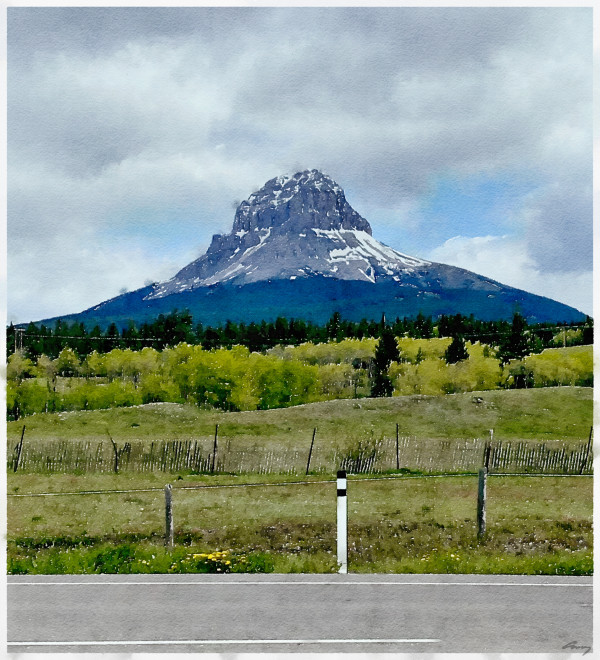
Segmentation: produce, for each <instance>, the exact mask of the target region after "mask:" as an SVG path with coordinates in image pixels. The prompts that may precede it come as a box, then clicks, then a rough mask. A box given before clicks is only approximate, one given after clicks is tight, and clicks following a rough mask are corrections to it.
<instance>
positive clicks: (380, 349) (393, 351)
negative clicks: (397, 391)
mask: <svg viewBox="0 0 600 660" xmlns="http://www.w3.org/2000/svg"><path fill="white" fill-rule="evenodd" d="M399 361H400V350H399V349H398V342H397V341H396V337H395V336H394V333H393V332H392V329H391V328H390V327H389V326H384V328H383V330H382V332H381V338H380V339H379V342H378V343H377V348H376V349H375V358H374V360H373V382H372V384H371V396H375V397H380V396H392V393H393V391H394V385H393V383H392V379H391V378H390V377H389V375H388V370H389V368H390V364H391V363H392V362H399Z"/></svg>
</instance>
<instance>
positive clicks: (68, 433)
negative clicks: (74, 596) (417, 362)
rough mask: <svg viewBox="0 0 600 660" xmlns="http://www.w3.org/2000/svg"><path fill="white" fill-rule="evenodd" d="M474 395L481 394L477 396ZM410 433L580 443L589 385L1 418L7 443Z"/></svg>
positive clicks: (349, 439)
mask: <svg viewBox="0 0 600 660" xmlns="http://www.w3.org/2000/svg"><path fill="white" fill-rule="evenodd" d="M478 398H480V399H481V401H480V402H477V400H478ZM396 423H398V424H399V426H400V433H401V435H405V436H415V437H417V438H423V439H427V438H437V439H456V438H477V437H480V438H488V437H489V432H490V429H494V434H495V436H494V437H495V438H496V439H502V440H520V439H523V440H528V439H533V440H546V439H547V440H551V439H561V440H565V441H568V442H573V443H580V442H585V440H586V439H587V437H588V434H589V430H590V426H591V424H592V388H587V387H549V388H537V389H528V390H493V391H486V392H481V393H477V392H469V393H464V394H451V395H445V396H421V395H414V396H402V397H392V398H383V399H351V400H336V401H324V402H320V403H312V404H306V405H302V406H295V407H292V408H279V409H273V410H260V411H252V412H237V413H231V412H230V413H227V412H222V411H218V410H215V409H200V408H197V407H195V406H191V405H181V404H174V403H160V404H147V405H143V406H136V407H132V408H113V409H108V410H94V411H78V412H63V413H55V414H36V415H32V416H30V417H27V418H26V419H24V420H20V421H17V422H9V423H8V431H7V433H8V446H9V447H11V448H12V447H13V446H14V445H15V444H16V442H18V440H19V437H20V434H21V429H22V428H23V425H24V424H25V425H26V427H27V429H26V439H27V440H28V441H29V440H35V441H36V442H40V441H42V442H53V441H56V440H62V439H97V440H102V439H103V440H106V439H107V431H108V432H109V433H110V434H111V436H112V437H113V438H114V439H115V441H117V442H119V441H123V442H124V441H133V440H136V441H144V442H145V443H147V444H148V445H149V444H150V443H151V442H152V441H156V440H161V439H162V440H174V439H201V438H206V440H207V442H210V438H212V436H213V434H214V429H215V424H219V436H220V437H221V438H223V439H232V440H233V439H235V442H236V443H237V444H238V445H248V446H251V445H255V444H257V443H258V444H260V445H261V446H264V447H265V448H270V447H281V446H292V447H295V448H304V447H308V445H309V444H310V439H311V436H312V430H313V428H314V427H318V434H319V435H318V438H319V443H320V445H321V446H327V447H334V446H354V445H355V444H356V443H357V442H358V441H360V440H368V439H377V438H380V437H382V436H384V435H385V436H391V435H393V434H395V427H396Z"/></svg>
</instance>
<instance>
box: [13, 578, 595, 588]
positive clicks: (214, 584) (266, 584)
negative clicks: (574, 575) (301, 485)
mask: <svg viewBox="0 0 600 660" xmlns="http://www.w3.org/2000/svg"><path fill="white" fill-rule="evenodd" d="M166 585H170V586H190V585H191V586H196V587H241V586H261V587H269V586H280V585H288V586H291V587H312V586H315V587H316V586H322V585H334V586H337V587H360V586H390V587H406V586H440V587H587V588H590V589H591V588H592V586H593V584H592V583H589V584H583V583H571V582H375V581H372V582H371V581H369V582H341V581H340V582H338V581H335V580H323V581H320V582H287V581H284V580H272V581H268V582H267V581H265V582H263V581H258V580H252V581H250V580H248V581H241V580H240V581H236V582H233V581H223V582H202V581H196V580H193V581H191V580H190V581H185V582H184V581H174V580H161V581H160V582H157V581H153V582H137V581H127V582H116V581H115V582H113V581H103V582H8V583H7V586H9V587H31V586H35V587H54V586H66V587H71V586H84V587H104V586H117V587H132V586H133V587H154V586H166Z"/></svg>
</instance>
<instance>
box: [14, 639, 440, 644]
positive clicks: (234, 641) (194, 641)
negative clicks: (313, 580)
mask: <svg viewBox="0 0 600 660" xmlns="http://www.w3.org/2000/svg"><path fill="white" fill-rule="evenodd" d="M440 641H441V640H439V639H182V640H144V641H137V642H136V641H131V642H130V641H126V640H118V641H110V640H99V641H85V642H76V641H69V642H10V641H9V642H8V645H9V646H113V645H114V646H136V645H140V646H149V645H158V644H161V645H171V644H211V645H223V644H434V643H436V642H440Z"/></svg>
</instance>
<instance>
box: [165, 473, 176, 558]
mask: <svg viewBox="0 0 600 660" xmlns="http://www.w3.org/2000/svg"><path fill="white" fill-rule="evenodd" d="M173 529H174V527H173V489H172V487H171V484H167V485H166V486H165V545H166V546H168V547H170V548H172V547H173V536H174V534H173Z"/></svg>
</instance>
